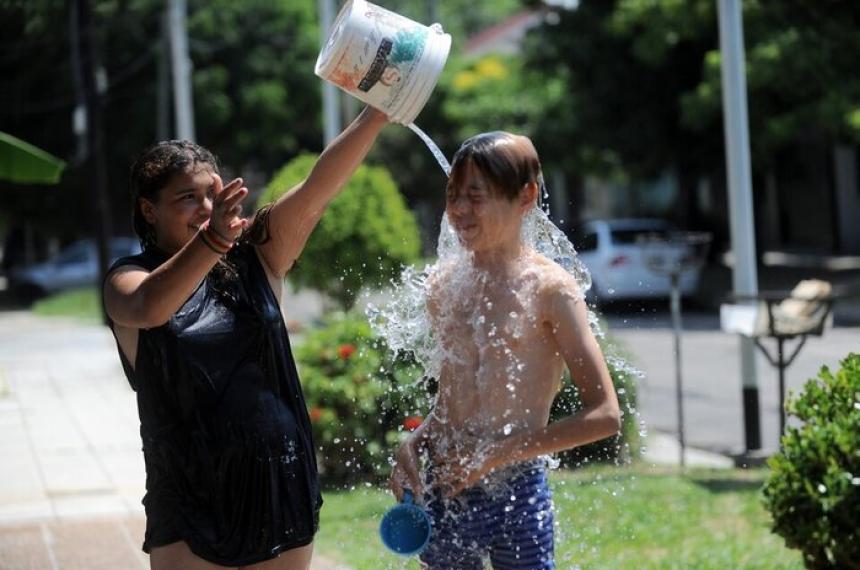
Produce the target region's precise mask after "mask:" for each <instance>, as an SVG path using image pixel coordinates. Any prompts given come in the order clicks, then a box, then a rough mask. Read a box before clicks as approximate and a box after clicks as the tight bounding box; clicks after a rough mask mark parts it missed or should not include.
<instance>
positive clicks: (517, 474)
mask: <svg viewBox="0 0 860 570" xmlns="http://www.w3.org/2000/svg"><path fill="white" fill-rule="evenodd" d="M431 478H432V475H431ZM425 504H426V508H427V512H428V513H429V514H430V518H431V520H432V523H433V534H432V536H431V538H430V544H429V545H428V546H427V549H426V550H425V551H424V553H423V554H422V555H421V561H422V562H424V563H425V564H426V565H427V566H428V568H430V569H432V570H460V569H463V570H465V569H468V570H472V569H474V570H481V569H482V568H484V561H485V560H487V559H489V561H490V562H491V563H492V566H493V568H494V569H496V570H513V569H517V570H525V569H528V570H550V569H554V568H555V562H554V559H553V514H552V494H551V492H550V490H549V486H548V485H547V475H546V466H545V463H544V462H540V461H536V462H529V463H525V464H520V465H517V466H514V467H513V468H509V469H507V470H505V472H504V474H503V477H498V476H493V477H492V479H491V480H490V481H489V482H488V483H486V484H484V483H482V484H480V485H476V486H474V487H471V488H469V489H466V490H465V491H463V492H462V493H460V494H459V495H458V496H456V497H454V498H451V499H445V498H443V497H441V495H440V494H439V492H438V491H434V492H432V493H428V494H426V495H425Z"/></svg>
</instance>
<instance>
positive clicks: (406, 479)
mask: <svg viewBox="0 0 860 570" xmlns="http://www.w3.org/2000/svg"><path fill="white" fill-rule="evenodd" d="M419 470H420V464H419V462H418V453H417V452H416V450H415V445H414V443H413V441H412V438H409V439H407V440H406V441H404V442H403V443H402V444H401V445H400V449H398V450H397V455H396V456H395V464H394V469H393V470H392V471H391V477H390V478H389V479H388V486H389V487H390V488H391V491H392V492H393V493H394V496H395V497H397V500H398V501H401V500H402V499H403V490H404V489H409V490H410V491H412V494H413V496H414V497H415V501H416V502H417V501H420V500H421V498H422V497H423V496H424V484H423V483H422V482H421V475H420V473H419Z"/></svg>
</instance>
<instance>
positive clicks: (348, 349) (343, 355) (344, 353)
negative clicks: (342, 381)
mask: <svg viewBox="0 0 860 570" xmlns="http://www.w3.org/2000/svg"><path fill="white" fill-rule="evenodd" d="M354 353H355V345H354V344H342V345H340V346H339V347H337V357H338V358H340V359H341V360H348V359H349V357H350V356H352V355H353V354H354Z"/></svg>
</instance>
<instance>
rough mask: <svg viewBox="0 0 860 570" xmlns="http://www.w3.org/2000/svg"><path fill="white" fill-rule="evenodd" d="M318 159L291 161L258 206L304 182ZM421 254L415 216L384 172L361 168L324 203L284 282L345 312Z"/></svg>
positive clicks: (363, 166)
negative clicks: (362, 292) (306, 289)
mask: <svg viewBox="0 0 860 570" xmlns="http://www.w3.org/2000/svg"><path fill="white" fill-rule="evenodd" d="M317 158H318V157H317V156H316V155H312V154H303V155H300V156H298V157H296V158H295V159H293V160H292V161H290V162H289V163H288V164H287V165H286V166H284V167H283V168H282V169H281V170H280V171H279V172H278V173H277V174H276V175H275V177H274V178H273V179H272V181H271V182H270V183H269V185H268V187H267V188H266V191H265V192H264V193H263V195H262V196H261V197H260V200H259V202H258V205H259V206H262V205H265V204H268V203H269V202H271V201H273V200H276V199H277V198H279V197H280V196H281V195H283V194H284V193H286V192H287V191H289V190H290V189H291V188H293V187H294V186H295V185H296V184H298V183H299V182H301V181H302V180H304V179H305V178H307V176H308V174H310V171H311V168H313V165H314V164H315V163H316V161H317ZM420 250H421V241H420V236H419V234H418V225H417V224H416V222H415V217H414V216H413V215H412V212H411V211H410V210H409V209H408V208H407V207H406V202H405V201H404V200H403V196H401V194H400V192H398V190H397V186H396V184H395V183H394V180H393V179H392V178H391V175H390V174H389V173H388V170H386V169H385V168H383V167H373V166H366V165H362V166H359V167H358V170H356V172H355V174H353V176H352V178H350V180H349V182H348V183H347V185H346V190H345V191H344V192H343V193H341V194H340V195H338V197H337V198H335V199H334V200H333V201H332V202H331V204H329V206H328V208H327V209H326V211H325V213H324V214H323V216H322V219H321V220H320V223H319V225H318V226H317V227H316V229H315V230H314V231H313V233H312V234H311V237H310V239H309V240H308V243H307V245H306V246H305V249H304V252H303V254H302V257H301V258H300V259H299V261H298V262H297V263H296V266H295V267H294V268H293V269H292V270H291V271H290V273H289V278H290V280H291V281H292V282H293V283H294V284H296V285H298V286H308V287H313V288H315V289H318V290H320V291H323V292H325V293H326V294H328V295H329V296H330V297H332V298H333V299H335V300H336V301H337V302H338V303H339V304H340V305H341V307H342V308H343V309H345V310H347V309H350V308H351V307H352V306H353V304H354V302H355V298H356V296H357V295H358V293H359V291H360V290H361V287H362V286H364V285H372V286H380V285H382V284H383V283H385V282H387V281H388V280H389V279H391V278H392V277H395V276H396V275H398V274H399V273H400V270H401V269H402V267H403V265H405V264H409V263H413V262H415V261H417V260H418V256H419V254H420ZM305 260H306V261H305Z"/></svg>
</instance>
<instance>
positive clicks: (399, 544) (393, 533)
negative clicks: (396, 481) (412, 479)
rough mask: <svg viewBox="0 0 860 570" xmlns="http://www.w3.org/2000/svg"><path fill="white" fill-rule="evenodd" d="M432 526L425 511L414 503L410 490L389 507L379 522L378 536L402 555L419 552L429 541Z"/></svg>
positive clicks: (412, 554) (393, 550)
mask: <svg viewBox="0 0 860 570" xmlns="http://www.w3.org/2000/svg"><path fill="white" fill-rule="evenodd" d="M431 529H432V526H431V524H430V517H429V516H428V515H427V512H426V511H425V510H424V509H423V508H421V507H419V506H418V505H416V504H415V501H414V498H413V496H412V491H404V492H403V502H402V503H400V504H399V505H396V506H394V507H391V508H390V509H388V512H387V513H385V516H383V517H382V522H381V523H379V536H380V538H382V543H383V544H384V545H385V546H387V547H388V549H389V550H391V551H392V552H395V553H397V554H402V555H403V556H415V555H416V554H421V553H422V552H424V549H425V548H427V544H428V543H429V542H430V533H431Z"/></svg>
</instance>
